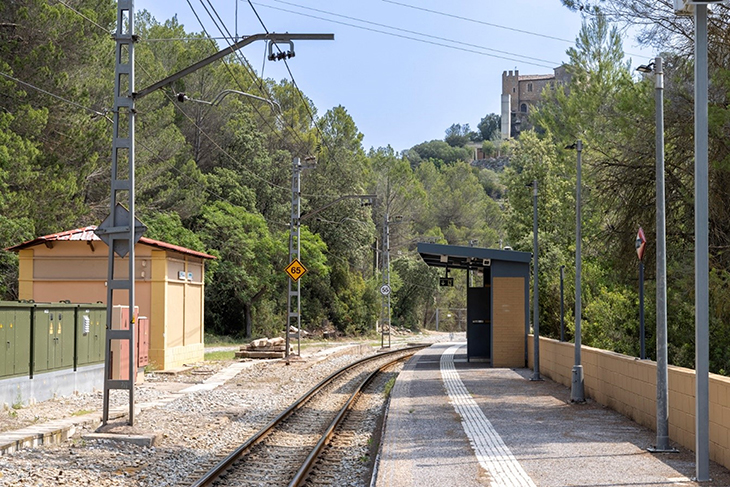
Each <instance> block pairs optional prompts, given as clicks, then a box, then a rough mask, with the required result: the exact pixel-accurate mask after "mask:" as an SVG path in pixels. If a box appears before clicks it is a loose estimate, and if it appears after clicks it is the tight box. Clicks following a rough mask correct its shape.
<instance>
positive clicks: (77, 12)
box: [56, 0, 113, 34]
mask: <svg viewBox="0 0 730 487" xmlns="http://www.w3.org/2000/svg"><path fill="white" fill-rule="evenodd" d="M56 1H57V2H58V3H59V4H61V5H63V6H64V7H66V8H67V9H69V10H71V11H72V12H75V13H76V14H78V15H79V17H82V18H83V19H85V20H87V21H89V22H91V23H92V24H94V25H95V26H97V27H98V28H100V29H101V30H103V31H104V32H106V33H107V34H111V33H112V32H113V30H109V29H107V28H105V27H104V26H102V25H99V24H98V23H97V22H96V21H94V20H91V19H90V18H89V17H87V16H86V15H84V14H82V13H81V12H79V11H78V10H76V9H75V8H73V7H72V6H71V5H69V4H67V3H65V2H62V1H61V0H56Z"/></svg>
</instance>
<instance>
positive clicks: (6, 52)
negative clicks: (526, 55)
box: [0, 0, 730, 372]
mask: <svg viewBox="0 0 730 487" xmlns="http://www.w3.org/2000/svg"><path fill="white" fill-rule="evenodd" d="M564 3H565V4H566V6H567V7H569V8H579V9H582V10H583V11H584V12H590V13H588V14H586V21H585V24H584V27H583V30H582V31H581V32H580V33H578V35H577V39H576V44H575V46H574V47H573V48H571V49H569V51H568V56H569V59H570V62H569V65H570V67H569V71H570V73H571V81H570V84H569V85H568V86H557V87H554V88H552V89H548V90H547V91H546V92H545V93H543V102H542V103H541V104H540V106H539V107H538V108H537V109H536V110H534V111H533V112H532V114H531V125H533V126H534V131H524V132H522V133H521V134H520V137H519V139H517V140H513V141H509V142H500V141H499V140H495V139H498V127H499V124H498V117H497V116H495V115H493V114H490V115H487V116H485V117H484V119H482V120H481V121H480V123H479V125H478V131H476V132H472V131H470V130H469V126H468V125H460V124H453V125H451V126H450V127H449V129H447V130H446V132H445V137H444V140H437V141H424V142H423V143H421V144H418V145H416V146H414V147H413V148H411V149H410V150H407V151H404V152H403V153H397V152H395V151H394V150H393V149H392V148H390V147H379V148H370V149H366V148H364V147H363V145H362V140H363V135H362V134H361V133H360V132H359V130H358V128H357V123H356V120H353V118H352V117H351V116H350V115H349V114H348V112H347V109H346V107H343V106H337V107H332V108H323V107H316V106H315V105H314V103H313V102H312V101H311V100H309V99H308V98H307V96H306V93H302V92H300V91H299V90H298V89H297V88H296V87H295V86H294V85H293V84H292V83H291V82H289V81H286V80H284V81H280V82H277V81H275V80H272V79H262V78H260V77H259V76H258V75H257V74H256V72H255V71H254V70H253V68H252V67H251V66H250V65H249V64H248V62H247V61H246V60H245V59H244V58H242V57H236V56H229V57H228V58H226V59H225V60H224V61H223V62H219V63H214V64H212V65H210V66H209V67H207V68H205V69H201V70H199V71H197V72H195V73H193V74H191V75H189V76H187V77H185V78H183V79H182V80H180V81H178V82H177V83H175V84H174V86H172V87H171V88H170V89H167V90H163V91H158V92H156V93H154V94H152V95H150V96H148V97H145V98H144V99H142V100H140V102H139V103H138V105H137V108H138V117H137V134H136V136H137V137H136V141H137V151H136V157H137V159H136V160H137V163H136V171H137V172H136V177H137V187H136V195H137V208H138V216H139V218H140V219H141V220H142V221H143V222H144V223H145V224H146V225H147V227H148V229H149V230H148V232H147V233H146V236H148V237H150V238H154V239H159V240H164V241H167V242H170V243H174V244H177V245H182V246H185V247H188V248H191V249H194V250H199V251H204V252H208V253H211V254H214V255H216V256H217V257H218V259H216V260H215V261H214V262H211V263H210V264H209V265H208V268H207V272H206V303H205V310H206V311H205V312H206V315H205V320H206V321H205V322H206V329H207V330H208V331H209V332H212V333H216V334H229V335H241V336H261V335H273V334H277V333H279V332H281V330H282V328H283V326H284V323H285V322H286V318H285V314H286V297H287V292H286V286H287V281H286V279H287V277H286V275H285V274H284V272H283V269H284V268H285V267H286V265H287V264H288V234H289V230H288V224H289V218H290V213H291V197H292V195H291V176H292V160H293V159H294V158H296V157H299V158H302V159H304V158H305V157H314V158H316V161H317V165H316V168H315V169H311V170H307V171H305V172H304V175H303V179H302V201H303V210H302V213H303V214H306V213H308V212H311V211H314V210H317V209H319V208H322V207H323V206H325V205H328V204H329V203H331V202H332V201H334V200H336V199H337V198H339V197H341V196H343V195H358V194H377V195H378V198H377V200H376V201H375V202H373V204H371V205H363V204H362V203H361V201H359V200H357V199H348V200H343V201H341V202H339V203H337V204H335V205H332V206H330V207H328V208H327V209H325V210H323V211H321V212H318V213H317V215H316V217H313V218H311V219H307V220H306V221H305V225H304V226H303V229H302V236H303V241H302V260H303V261H304V263H305V265H306V266H307V268H308V269H309V272H308V273H307V275H306V276H305V277H303V283H302V291H303V296H302V304H303V310H302V312H303V323H304V326H305V327H306V328H317V327H323V326H328V327H334V328H336V329H337V330H339V331H340V332H341V333H347V334H366V333H370V332H372V331H373V330H374V329H375V322H376V320H377V319H378V318H379V315H380V294H379V293H378V288H379V285H380V283H381V279H382V278H381V270H380V268H379V265H378V264H379V262H381V250H382V234H383V222H384V217H385V215H386V214H387V215H389V216H390V219H391V224H390V232H391V236H390V241H391V262H392V265H391V272H392V276H391V281H392V288H393V295H392V299H393V301H392V305H393V324H394V325H398V326H403V327H408V328H414V329H415V328H418V327H423V326H433V323H434V314H435V310H436V308H440V309H441V310H444V311H446V310H448V309H458V308H463V307H464V304H463V303H464V300H465V290H464V288H463V286H464V283H465V279H458V278H457V279H455V282H456V286H455V287H454V288H449V289H446V288H439V287H438V276H439V271H437V270H435V269H429V268H428V267H426V266H425V264H423V262H422V261H421V260H420V258H419V257H418V255H417V253H416V252H415V246H416V244H417V242H419V241H431V242H439V243H449V244H455V245H469V243H470V242H478V243H477V245H479V246H481V247H491V248H498V247H499V245H500V242H501V243H503V244H505V245H507V244H508V245H510V246H512V247H513V248H514V249H516V250H524V251H531V250H532V198H531V196H532V192H531V190H530V189H529V188H526V187H525V185H526V184H528V183H530V182H532V181H533V180H538V184H539V188H540V193H539V203H538V210H539V225H540V235H539V238H540V254H539V257H540V276H539V277H540V305H541V309H540V314H541V316H540V319H541V332H542V333H543V334H544V335H549V336H553V337H556V336H559V309H560V302H559V296H560V294H559V292H560V290H559V269H560V267H561V266H565V275H566V280H565V284H566V288H565V296H566V302H565V309H566V312H567V314H566V318H565V321H566V323H567V324H568V336H569V337H570V336H572V323H573V317H572V316H571V313H572V309H573V296H574V290H573V282H574V280H573V278H574V271H573V269H574V252H575V180H576V166H575V160H576V154H575V151H571V150H566V149H564V147H566V146H567V145H569V144H572V143H573V142H574V141H575V140H576V139H581V140H582V141H583V144H584V151H583V162H584V166H583V223H582V225H583V227H582V228H583V235H584V240H583V283H584V285H583V303H584V307H583V323H584V336H583V343H584V344H586V345H593V346H598V347H601V348H607V349H612V350H617V351H620V352H623V353H628V354H632V355H638V347H639V345H638V344H639V340H638V326H639V325H638V297H637V264H638V262H637V257H636V252H635V251H634V240H635V235H636V232H637V230H638V227H639V226H642V227H643V228H644V231H645V232H646V235H647V238H648V240H649V245H648V249H647V253H646V255H645V257H644V260H645V263H646V273H647V290H646V294H647V302H646V322H647V344H648V352H649V355H650V356H653V354H654V345H653V344H654V313H655V312H654V309H655V304H654V299H653V295H654V281H653V279H654V259H655V253H654V249H655V247H654V242H655V241H656V238H655V235H654V227H655V206H654V202H655V186H654V181H655V171H654V126H655V120H654V84H653V79H652V78H651V77H640V76H639V75H636V74H635V73H632V72H631V71H630V67H629V62H628V61H627V59H626V58H625V55H624V52H623V48H622V44H621V38H620V35H619V32H618V31H617V30H616V28H615V27H613V25H612V24H611V23H610V21H611V20H619V21H630V22H632V23H634V24H642V25H647V27H646V30H645V32H644V36H643V37H642V41H643V42H645V43H647V44H651V45H652V46H654V47H655V48H656V49H657V50H658V51H660V52H662V53H663V56H664V59H665V62H664V66H665V69H664V71H665V81H666V89H665V100H666V104H665V114H666V167H667V170H666V171H667V172H666V185H667V193H666V198H667V229H668V235H667V243H668V270H669V290H668V293H669V299H668V302H669V341H670V361H672V362H673V363H675V364H677V365H683V366H692V364H693V361H694V343H693V342H694V297H693V295H694V270H693V258H694V256H693V245H694V243H693V231H694V230H693V228H694V227H693V225H694V222H693V211H694V209H693V208H694V206H693V205H694V197H693V190H694V180H693V100H692V96H693V91H692V90H693V68H692V56H691V52H692V40H691V39H692V23H691V21H690V20H686V19H677V18H676V17H675V16H674V13H673V10H672V8H671V2H669V1H664V0H662V1H661V2H656V3H657V7H656V8H652V9H650V10H649V9H648V8H647V10H646V11H642V8H643V7H641V8H640V7H636V6H634V5H633V4H632V3H631V2H628V1H624V0H605V1H600V2H598V5H599V6H600V8H601V10H600V11H598V10H595V9H594V7H593V6H591V5H586V4H580V3H579V2H573V1H568V0H564ZM69 7H73V8H69ZM115 18H116V3H115V2H113V1H110V0H70V1H68V2H66V3H65V4H63V3H55V2H45V1H42V0H19V1H13V2H3V3H2V4H0V247H1V248H5V247H8V246H11V245H15V244H17V243H20V242H22V241H25V240H29V239H32V238H35V237H37V236H40V235H45V234H49V233H54V232H58V231H63V230H69V229H72V228H77V227H80V226H85V225H90V224H98V223H99V222H101V220H102V219H103V218H104V217H105V216H106V214H107V213H108V211H109V208H108V206H109V192H110V154H111V128H112V127H111V123H110V122H109V117H108V116H107V115H105V114H107V112H106V110H108V109H109V108H110V107H111V106H112V98H111V97H112V92H113V86H112V83H113V77H114V76H113V75H114V66H113V56H112V53H113V52H114V41H113V40H112V39H111V38H110V36H109V32H111V31H113V30H114V22H115ZM729 32H730V10H728V8H727V7H726V6H716V7H714V13H713V15H712V22H711V26H710V37H711V47H710V51H711V56H710V63H711V67H710V75H711V101H710V161H711V169H710V252H711V313H710V317H711V318H710V319H711V322H710V331H711V343H712V349H711V364H712V365H711V367H712V369H713V370H714V371H717V372H725V371H730V365H729V361H730V308H729V307H728V304H727V303H730V284H729V282H730V257H729V256H730V253H728V252H726V250H727V249H728V248H730V212H728V210H727V208H728V202H729V201H730V194H729V193H730V184H728V180H729V179H730V145H729V144H728V141H729V140H730V102H728V93H729V91H730V70H728V68H727V66H728V63H727V60H728V59H730V34H728V33H729ZM137 33H138V34H139V37H140V42H139V43H138V44H137V47H136V50H135V52H136V73H137V86H139V87H144V86H148V85H149V84H151V83H153V82H155V81H158V80H160V79H162V78H164V77H165V76H167V75H169V74H171V73H174V72H176V71H178V70H180V69H182V68H184V67H187V66H189V65H190V64H192V63H194V62H196V61H197V60H200V59H202V58H204V57H206V56H208V55H210V54H212V53H214V52H216V51H218V49H219V48H220V46H217V45H215V44H214V43H213V42H212V41H210V40H208V39H205V38H203V37H202V36H201V35H200V34H196V33H189V32H186V31H185V30H184V29H183V27H182V26H180V25H179V24H178V23H177V21H176V20H175V19H172V20H167V21H165V22H159V21H158V20H156V19H154V18H152V17H151V16H150V15H149V14H148V13H146V12H144V11H143V12H141V13H139V14H138V18H137ZM150 39H158V40H157V41H155V42H150V41H148V40H150ZM159 39H168V40H166V41H160V40H159ZM226 89H234V90H238V91H243V92H248V93H251V94H254V95H256V96H259V97H263V98H266V99H270V100H272V101H274V102H276V104H278V106H280V107H281V113H279V112H278V110H274V109H273V108H272V105H270V104H267V103H263V102H260V101H258V100H254V99H250V98H246V97H241V96H236V95H230V96H228V97H226V98H225V100H224V101H223V102H222V103H221V105H220V106H217V107H216V106H213V107H211V106H209V105H205V104H200V103H195V102H192V101H191V102H185V103H181V102H179V101H178V100H177V97H176V94H177V93H181V92H184V93H186V94H187V95H188V96H189V97H191V98H195V99H199V100H213V99H214V98H215V97H216V96H217V95H218V94H219V93H221V92H222V91H223V90H226ZM489 96H498V94H491V95H489ZM470 103H472V101H470ZM450 122H452V121H444V124H443V125H444V126H447V125H448V124H449V123H450ZM495 132H497V134H496V137H495ZM474 142H476V144H477V145H479V144H481V145H482V146H483V148H484V151H485V153H486V154H488V156H489V157H490V159H489V160H488V161H486V162H485V161H479V163H478V164H470V162H471V159H472V157H473V154H474V149H473V148H472V146H473V145H474V144H473V143H474ZM497 156H499V160H497V159H496V157H497ZM507 159H508V160H509V163H508V164H506V169H503V168H504V167H505V161H506V160H507ZM490 161H491V162H490ZM490 168H491V169H490ZM726 254H728V255H726ZM0 297H3V298H5V299H15V298H17V256H16V255H15V254H13V253H9V252H5V251H0ZM453 314H454V317H452V318H449V319H448V320H447V319H446V318H444V316H446V315H445V314H444V313H442V315H441V318H442V322H441V325H442V326H443V327H447V328H448V327H457V326H458V324H459V323H458V321H457V317H458V315H459V313H458V311H455V312H454V313H453ZM461 319H462V322H461V323H462V326H463V317H461Z"/></svg>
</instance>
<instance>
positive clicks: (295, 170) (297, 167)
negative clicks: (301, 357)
mask: <svg viewBox="0 0 730 487" xmlns="http://www.w3.org/2000/svg"><path fill="white" fill-rule="evenodd" d="M301 169H302V165H301V161H300V160H299V158H298V157H295V158H294V160H293V162H292V178H291V221H290V223H289V262H293V261H294V259H297V260H299V255H300V250H301V246H300V244H299V237H300V233H299V228H300V219H301V199H300V197H301ZM292 288H293V284H292V280H291V279H289V292H288V294H287V300H286V305H287V314H286V316H287V318H286V330H285V332H284V333H285V335H286V350H285V352H284V359H285V361H286V363H287V364H289V348H290V346H291V340H290V334H291V325H292V319H295V320H296V324H297V325H296V327H297V330H300V329H301V325H302V322H301V319H302V318H301V289H302V288H301V283H300V281H299V280H298V279H297V282H296V291H295V290H293V289H292ZM292 298H294V299H295V300H296V310H294V309H293V308H294V306H295V303H294V302H293V301H294V299H292ZM297 338H298V337H297ZM298 341H299V340H298V339H297V342H298Z"/></svg>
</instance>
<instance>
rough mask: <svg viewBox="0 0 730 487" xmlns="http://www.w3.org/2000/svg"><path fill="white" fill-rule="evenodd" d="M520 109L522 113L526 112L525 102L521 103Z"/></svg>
mask: <svg viewBox="0 0 730 487" xmlns="http://www.w3.org/2000/svg"><path fill="white" fill-rule="evenodd" d="M520 111H521V112H522V113H527V103H523V104H522V105H520Z"/></svg>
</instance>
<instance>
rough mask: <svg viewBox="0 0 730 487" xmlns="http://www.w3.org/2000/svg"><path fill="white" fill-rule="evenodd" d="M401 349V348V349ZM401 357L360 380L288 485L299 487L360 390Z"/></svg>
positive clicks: (360, 392)
mask: <svg viewBox="0 0 730 487" xmlns="http://www.w3.org/2000/svg"><path fill="white" fill-rule="evenodd" d="M401 350H402V349H401ZM402 358H403V357H398V358H397V359H396V360H393V361H391V362H388V363H387V364H385V365H383V366H382V367H380V368H378V369H377V370H374V371H372V372H371V373H370V374H369V375H368V376H367V377H366V378H365V380H363V381H362V383H361V384H360V385H359V386H358V387H357V389H356V390H355V392H353V393H352V395H351V396H350V399H348V400H347V402H346V403H345V405H344V406H342V408H341V409H340V412H339V413H337V416H336V417H335V419H333V420H332V422H331V423H330V425H329V426H328V427H327V430H326V431H325V432H324V434H323V435H322V437H321V438H320V439H319V441H318V442H317V444H316V445H315V446H314V448H313V449H312V451H311V453H310V454H309V455H308V456H307V458H306V460H304V463H302V466H301V467H300V468H299V471H297V473H296V474H295V475H294V477H293V478H292V480H291V482H289V486H288V487H300V486H301V485H304V481H305V480H306V478H307V475H308V474H309V472H310V471H311V470H312V467H314V462H315V461H316V460H317V457H318V456H319V454H320V453H321V452H322V450H323V449H324V447H325V446H326V445H327V443H328V442H329V440H330V439H331V438H332V435H334V432H335V429H337V427H338V426H339V424H340V423H341V422H342V420H343V419H344V417H345V415H346V414H347V413H348V411H350V409H351V408H352V406H353V405H354V404H355V401H356V400H357V398H358V397H359V396H360V394H362V390H363V389H364V388H365V387H366V386H367V385H368V384H369V383H370V382H371V381H372V380H373V379H374V378H375V376H376V375H378V374H379V373H381V372H383V370H385V369H387V368H388V367H390V366H391V365H393V364H394V363H395V362H397V361H398V360H401V359H402Z"/></svg>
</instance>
